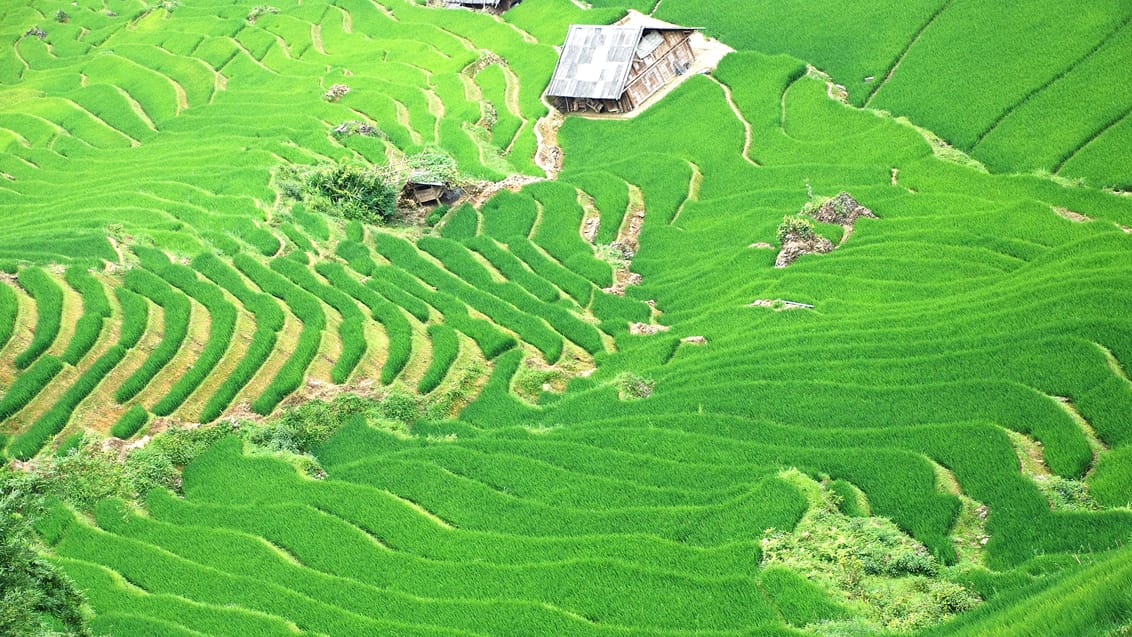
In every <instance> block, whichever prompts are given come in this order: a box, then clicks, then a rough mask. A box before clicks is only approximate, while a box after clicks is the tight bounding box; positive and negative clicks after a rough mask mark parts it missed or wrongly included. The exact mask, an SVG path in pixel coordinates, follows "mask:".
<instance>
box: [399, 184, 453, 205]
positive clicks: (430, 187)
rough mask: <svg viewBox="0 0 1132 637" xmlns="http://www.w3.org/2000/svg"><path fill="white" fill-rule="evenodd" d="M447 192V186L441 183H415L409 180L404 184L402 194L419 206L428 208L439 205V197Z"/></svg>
mask: <svg viewBox="0 0 1132 637" xmlns="http://www.w3.org/2000/svg"><path fill="white" fill-rule="evenodd" d="M447 191H448V184H446V183H444V182H442V181H439V182H438V181H425V180H421V181H416V180H413V179H410V180H409V181H408V183H406V184H405V189H404V190H403V191H402V194H403V195H404V196H405V198H407V199H412V200H413V201H414V202H416V203H417V204H419V205H422V206H430V205H436V204H439V203H440V199H441V197H443V196H444V193H445V192H447Z"/></svg>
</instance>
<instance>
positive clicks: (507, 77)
mask: <svg viewBox="0 0 1132 637" xmlns="http://www.w3.org/2000/svg"><path fill="white" fill-rule="evenodd" d="M499 68H500V70H502V71H503V81H504V82H505V83H506V85H505V89H504V97H505V98H506V99H507V110H509V111H511V112H512V113H514V114H515V115H517V116H518V117H519V120H520V121H521V122H522V124H520V125H519V129H518V130H516V131H515V135H514V136H513V137H512V138H511V140H510V141H508V142H507V146H506V147H505V148H504V149H503V154H504V155H507V154H510V152H511V149H512V148H514V147H515V141H516V140H518V139H519V136H520V135H522V134H523V131H524V130H526V129H527V126H530V125H531V120H529V119H527V116H526V115H524V114H523V109H522V106H521V105H520V104H519V90H520V89H521V88H522V87H521V85H520V84H519V76H518V75H515V72H514V71H512V70H511V67H509V66H507V65H506V64H502V65H500V67H499Z"/></svg>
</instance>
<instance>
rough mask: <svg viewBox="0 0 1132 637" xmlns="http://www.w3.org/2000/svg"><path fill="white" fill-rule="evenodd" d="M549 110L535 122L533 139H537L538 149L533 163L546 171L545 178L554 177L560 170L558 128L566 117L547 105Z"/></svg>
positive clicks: (560, 148) (560, 158)
mask: <svg viewBox="0 0 1132 637" xmlns="http://www.w3.org/2000/svg"><path fill="white" fill-rule="evenodd" d="M547 107H548V108H549V109H550V112H548V113H547V114H546V116H545V117H541V118H539V120H538V121H537V122H535V139H537V140H538V151H537V152H536V153H535V165H537V166H538V167H539V168H541V169H542V170H543V172H545V173H546V178H547V179H554V178H555V177H557V176H558V172H559V171H560V170H562V147H561V146H559V145H558V129H559V128H561V127H562V122H564V121H565V120H566V117H565V116H564V115H563V114H562V113H561V112H559V111H558V109H555V108H553V107H550V106H549V105H547Z"/></svg>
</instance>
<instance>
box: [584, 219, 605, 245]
mask: <svg viewBox="0 0 1132 637" xmlns="http://www.w3.org/2000/svg"><path fill="white" fill-rule="evenodd" d="M600 225H601V218H600V217H590V218H589V219H586V222H585V223H584V224H582V236H583V237H585V239H586V241H589V242H590V243H593V242H594V237H596V236H597V229H598V226H600Z"/></svg>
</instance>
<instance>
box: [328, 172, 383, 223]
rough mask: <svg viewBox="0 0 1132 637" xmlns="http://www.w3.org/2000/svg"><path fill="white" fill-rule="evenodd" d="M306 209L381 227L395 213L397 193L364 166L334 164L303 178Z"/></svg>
mask: <svg viewBox="0 0 1132 637" xmlns="http://www.w3.org/2000/svg"><path fill="white" fill-rule="evenodd" d="M306 188H307V192H308V194H309V196H310V197H311V198H312V199H311V201H310V203H309V205H311V206H312V207H315V208H317V209H320V210H322V211H323V212H327V213H329V214H334V215H336V216H339V217H344V218H346V219H351V220H358V221H363V222H365V223H373V224H378V223H384V222H386V221H389V220H390V219H392V218H393V216H394V215H395V214H396V212H397V191H396V190H394V189H393V188H392V187H390V186H389V185H387V184H385V183H384V182H383V181H382V179H381V177H380V176H379V175H378V174H377V173H376V172H375V171H373V170H372V169H370V168H367V167H365V166H361V165H356V164H348V163H337V164H330V165H324V166H320V167H318V168H315V169H312V170H311V171H310V172H309V173H308V174H307V175H306Z"/></svg>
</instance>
